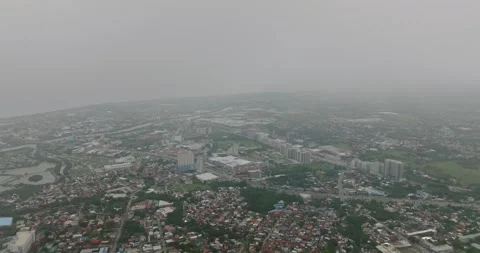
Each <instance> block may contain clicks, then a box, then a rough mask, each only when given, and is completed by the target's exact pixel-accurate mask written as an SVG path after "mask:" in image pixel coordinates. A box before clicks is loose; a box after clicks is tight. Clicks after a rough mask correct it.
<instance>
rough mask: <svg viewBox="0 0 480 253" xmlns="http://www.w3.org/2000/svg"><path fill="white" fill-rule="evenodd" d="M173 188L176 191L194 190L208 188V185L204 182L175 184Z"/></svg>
mask: <svg viewBox="0 0 480 253" xmlns="http://www.w3.org/2000/svg"><path fill="white" fill-rule="evenodd" d="M173 190H174V191H176V192H182V193H185V192H194V191H205V190H210V186H209V185H206V184H175V185H174V186H173Z"/></svg>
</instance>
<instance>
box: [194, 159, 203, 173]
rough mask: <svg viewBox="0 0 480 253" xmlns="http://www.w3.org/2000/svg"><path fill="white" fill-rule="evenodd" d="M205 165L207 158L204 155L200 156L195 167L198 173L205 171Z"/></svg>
mask: <svg viewBox="0 0 480 253" xmlns="http://www.w3.org/2000/svg"><path fill="white" fill-rule="evenodd" d="M204 167H205V160H204V159H203V157H198V158H197V162H196V163H195V169H197V172H198V173H203V168H204Z"/></svg>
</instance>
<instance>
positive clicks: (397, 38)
mask: <svg viewBox="0 0 480 253" xmlns="http://www.w3.org/2000/svg"><path fill="white" fill-rule="evenodd" d="M478 10H480V1H478V0H472V1H468V0H463V1H452V0H401V1H398V0H397V1H386V0H361V1H352V0H327V1H320V0H308V1H307V0H305V1H291V0H288V1H287V0H285V1H284V0H262V1H257V0H256V1H253V0H241V1H226V0H218V1H214V0H201V1H179V0H160V1H147V0H145V1H131V0H115V1H113V0H104V1H98V0H95V1H94V0H82V1H69V0H45V1H39V0H2V1H0V87H1V90H0V116H9V115H18V114H25V113H33V112H40V111H47V110H54V109H61V108H66V107H73V106H78V105H84V104H90V103H101V102H113V101H125V100H137V99H153V98H162V97H182V96H197V95H200V96H201V95H216V94H227V93H239V92H261V91H296V90H338V91H339V92H341V91H344V90H352V89H353V90H354V91H357V90H368V91H408V92H412V91H427V92H428V91H438V90H440V91H450V90H453V91H458V90H460V91H461V90H463V89H473V88H476V87H477V85H479V84H478V80H480V71H478V68H479V66H480V29H479V24H480V15H478Z"/></svg>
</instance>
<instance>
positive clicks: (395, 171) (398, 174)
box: [384, 159, 404, 181]
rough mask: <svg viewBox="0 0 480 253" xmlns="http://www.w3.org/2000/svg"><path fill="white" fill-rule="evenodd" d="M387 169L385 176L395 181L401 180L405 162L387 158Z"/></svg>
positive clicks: (385, 166)
mask: <svg viewBox="0 0 480 253" xmlns="http://www.w3.org/2000/svg"><path fill="white" fill-rule="evenodd" d="M384 168H385V171H384V176H385V177H386V178H389V179H391V180H393V181H400V180H402V179H403V178H404V177H403V172H404V166H403V162H400V161H396V160H391V159H386V160H385V165H384Z"/></svg>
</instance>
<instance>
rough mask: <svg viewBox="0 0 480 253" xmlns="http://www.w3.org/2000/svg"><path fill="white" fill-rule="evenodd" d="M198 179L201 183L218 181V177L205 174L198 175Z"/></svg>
mask: <svg viewBox="0 0 480 253" xmlns="http://www.w3.org/2000/svg"><path fill="white" fill-rule="evenodd" d="M197 178H198V180H200V181H211V180H215V179H217V178H218V177H217V176H216V175H214V174H212V173H203V174H200V175H197Z"/></svg>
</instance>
